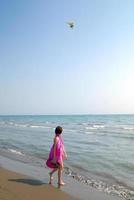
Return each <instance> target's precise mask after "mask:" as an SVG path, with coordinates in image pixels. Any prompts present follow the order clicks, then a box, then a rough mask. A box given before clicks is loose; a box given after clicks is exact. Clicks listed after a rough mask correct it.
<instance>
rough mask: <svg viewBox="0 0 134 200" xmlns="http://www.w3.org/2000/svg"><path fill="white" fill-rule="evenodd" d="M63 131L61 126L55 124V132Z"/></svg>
mask: <svg viewBox="0 0 134 200" xmlns="http://www.w3.org/2000/svg"><path fill="white" fill-rule="evenodd" d="M62 131H63V129H62V127H61V126H57V127H56V129H55V134H58V135H59V134H61V133H62Z"/></svg>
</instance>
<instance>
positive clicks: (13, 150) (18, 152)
mask: <svg viewBox="0 0 134 200" xmlns="http://www.w3.org/2000/svg"><path fill="white" fill-rule="evenodd" d="M8 151H10V152H11V153H15V154H18V155H21V156H22V155H24V154H23V153H22V152H21V151H18V150H15V149H8Z"/></svg>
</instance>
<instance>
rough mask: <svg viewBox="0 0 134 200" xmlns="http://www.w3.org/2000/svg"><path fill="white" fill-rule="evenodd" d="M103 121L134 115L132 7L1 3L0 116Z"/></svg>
mask: <svg viewBox="0 0 134 200" xmlns="http://www.w3.org/2000/svg"><path fill="white" fill-rule="evenodd" d="M70 20H73V21H75V23H76V25H75V27H74V29H70V28H69V27H68V25H67V22H68V21H70ZM110 113H121V114H122V113H134V1H133V0H0V114H110Z"/></svg>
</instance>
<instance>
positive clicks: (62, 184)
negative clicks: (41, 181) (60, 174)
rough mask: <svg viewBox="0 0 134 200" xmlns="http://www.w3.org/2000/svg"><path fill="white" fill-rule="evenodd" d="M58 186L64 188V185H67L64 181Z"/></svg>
mask: <svg viewBox="0 0 134 200" xmlns="http://www.w3.org/2000/svg"><path fill="white" fill-rule="evenodd" d="M58 185H59V186H64V185H66V183H64V182H63V181H62V182H60V183H58Z"/></svg>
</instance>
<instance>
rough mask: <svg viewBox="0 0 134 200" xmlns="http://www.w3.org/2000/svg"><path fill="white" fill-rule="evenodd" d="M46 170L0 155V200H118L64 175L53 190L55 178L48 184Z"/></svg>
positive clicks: (118, 199) (55, 183)
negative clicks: (59, 185)
mask: <svg viewBox="0 0 134 200" xmlns="http://www.w3.org/2000/svg"><path fill="white" fill-rule="evenodd" d="M48 172H49V170H48V169H45V168H42V167H36V166H30V165H28V164H26V163H21V162H18V161H15V160H11V159H9V158H5V157H3V156H1V155H0V177H1V178H0V200H31V199H32V200H37V199H38V200H42V199H43V200H44V199H49V200H53V199H59V200H60V199H62V200H76V199H80V200H120V198H118V197H117V196H113V195H108V194H105V193H103V192H100V191H97V190H96V189H95V188H92V187H89V186H86V185H83V184H82V183H79V182H77V181H75V180H74V179H72V178H70V177H68V176H66V175H65V174H64V181H65V182H66V185H65V186H64V187H61V188H58V187H57V182H56V181H57V177H56V175H55V176H54V183H53V185H49V184H48V182H49V177H48Z"/></svg>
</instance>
